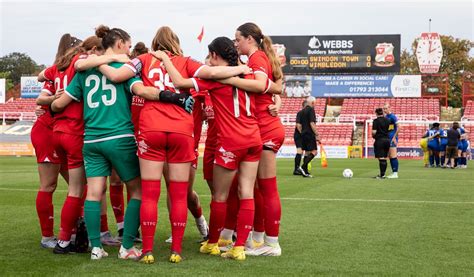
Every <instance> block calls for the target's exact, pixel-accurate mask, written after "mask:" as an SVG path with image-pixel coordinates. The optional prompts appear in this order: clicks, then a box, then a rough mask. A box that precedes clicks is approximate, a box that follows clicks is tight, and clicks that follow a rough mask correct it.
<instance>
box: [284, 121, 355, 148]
mask: <svg viewBox="0 0 474 277" xmlns="http://www.w3.org/2000/svg"><path fill="white" fill-rule="evenodd" d="M316 128H317V130H318V133H319V137H320V140H321V142H322V144H323V145H337V146H349V145H352V132H353V130H354V125H353V124H350V123H317V124H316ZM294 131H295V125H285V144H293V143H294V142H293V133H294Z"/></svg>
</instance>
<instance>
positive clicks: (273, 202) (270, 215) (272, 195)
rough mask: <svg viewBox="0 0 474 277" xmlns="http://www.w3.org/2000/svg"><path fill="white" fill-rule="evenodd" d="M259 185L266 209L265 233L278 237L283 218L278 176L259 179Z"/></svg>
mask: <svg viewBox="0 0 474 277" xmlns="http://www.w3.org/2000/svg"><path fill="white" fill-rule="evenodd" d="M258 186H259V188H260V192H261V193H262V196H263V200H264V210H265V234H266V235H267V236H270V237H278V234H279V231H280V220H281V203H280V195H279V194H278V186H277V179H276V177H273V178H268V179H259V180H258Z"/></svg>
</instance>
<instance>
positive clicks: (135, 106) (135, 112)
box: [130, 95, 145, 134]
mask: <svg viewBox="0 0 474 277" xmlns="http://www.w3.org/2000/svg"><path fill="white" fill-rule="evenodd" d="M143 105H145V98H143V97H140V96H137V95H134V96H133V97H132V106H131V107H130V110H131V112H132V123H133V128H134V130H135V134H137V133H138V130H139V124H140V113H141V112H142V109H143Z"/></svg>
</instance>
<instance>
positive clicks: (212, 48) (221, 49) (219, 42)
mask: <svg viewBox="0 0 474 277" xmlns="http://www.w3.org/2000/svg"><path fill="white" fill-rule="evenodd" d="M207 48H208V49H209V53H216V54H217V55H219V56H221V57H222V58H223V59H224V60H225V61H227V62H228V63H229V65H230V66H237V65H239V53H238V52H237V49H235V46H234V42H233V41H232V40H231V39H229V38H228V37H218V38H215V39H214V40H213V41H212V42H211V43H210V44H209V45H208V46H207Z"/></svg>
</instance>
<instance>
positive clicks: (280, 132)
mask: <svg viewBox="0 0 474 277" xmlns="http://www.w3.org/2000/svg"><path fill="white" fill-rule="evenodd" d="M260 136H261V138H262V143H263V149H264V150H272V151H273V152H275V153H277V152H278V150H280V147H281V146H282V145H283V142H285V129H284V128H283V125H282V126H281V127H278V128H275V129H273V130H271V131H268V132H265V133H260Z"/></svg>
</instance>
